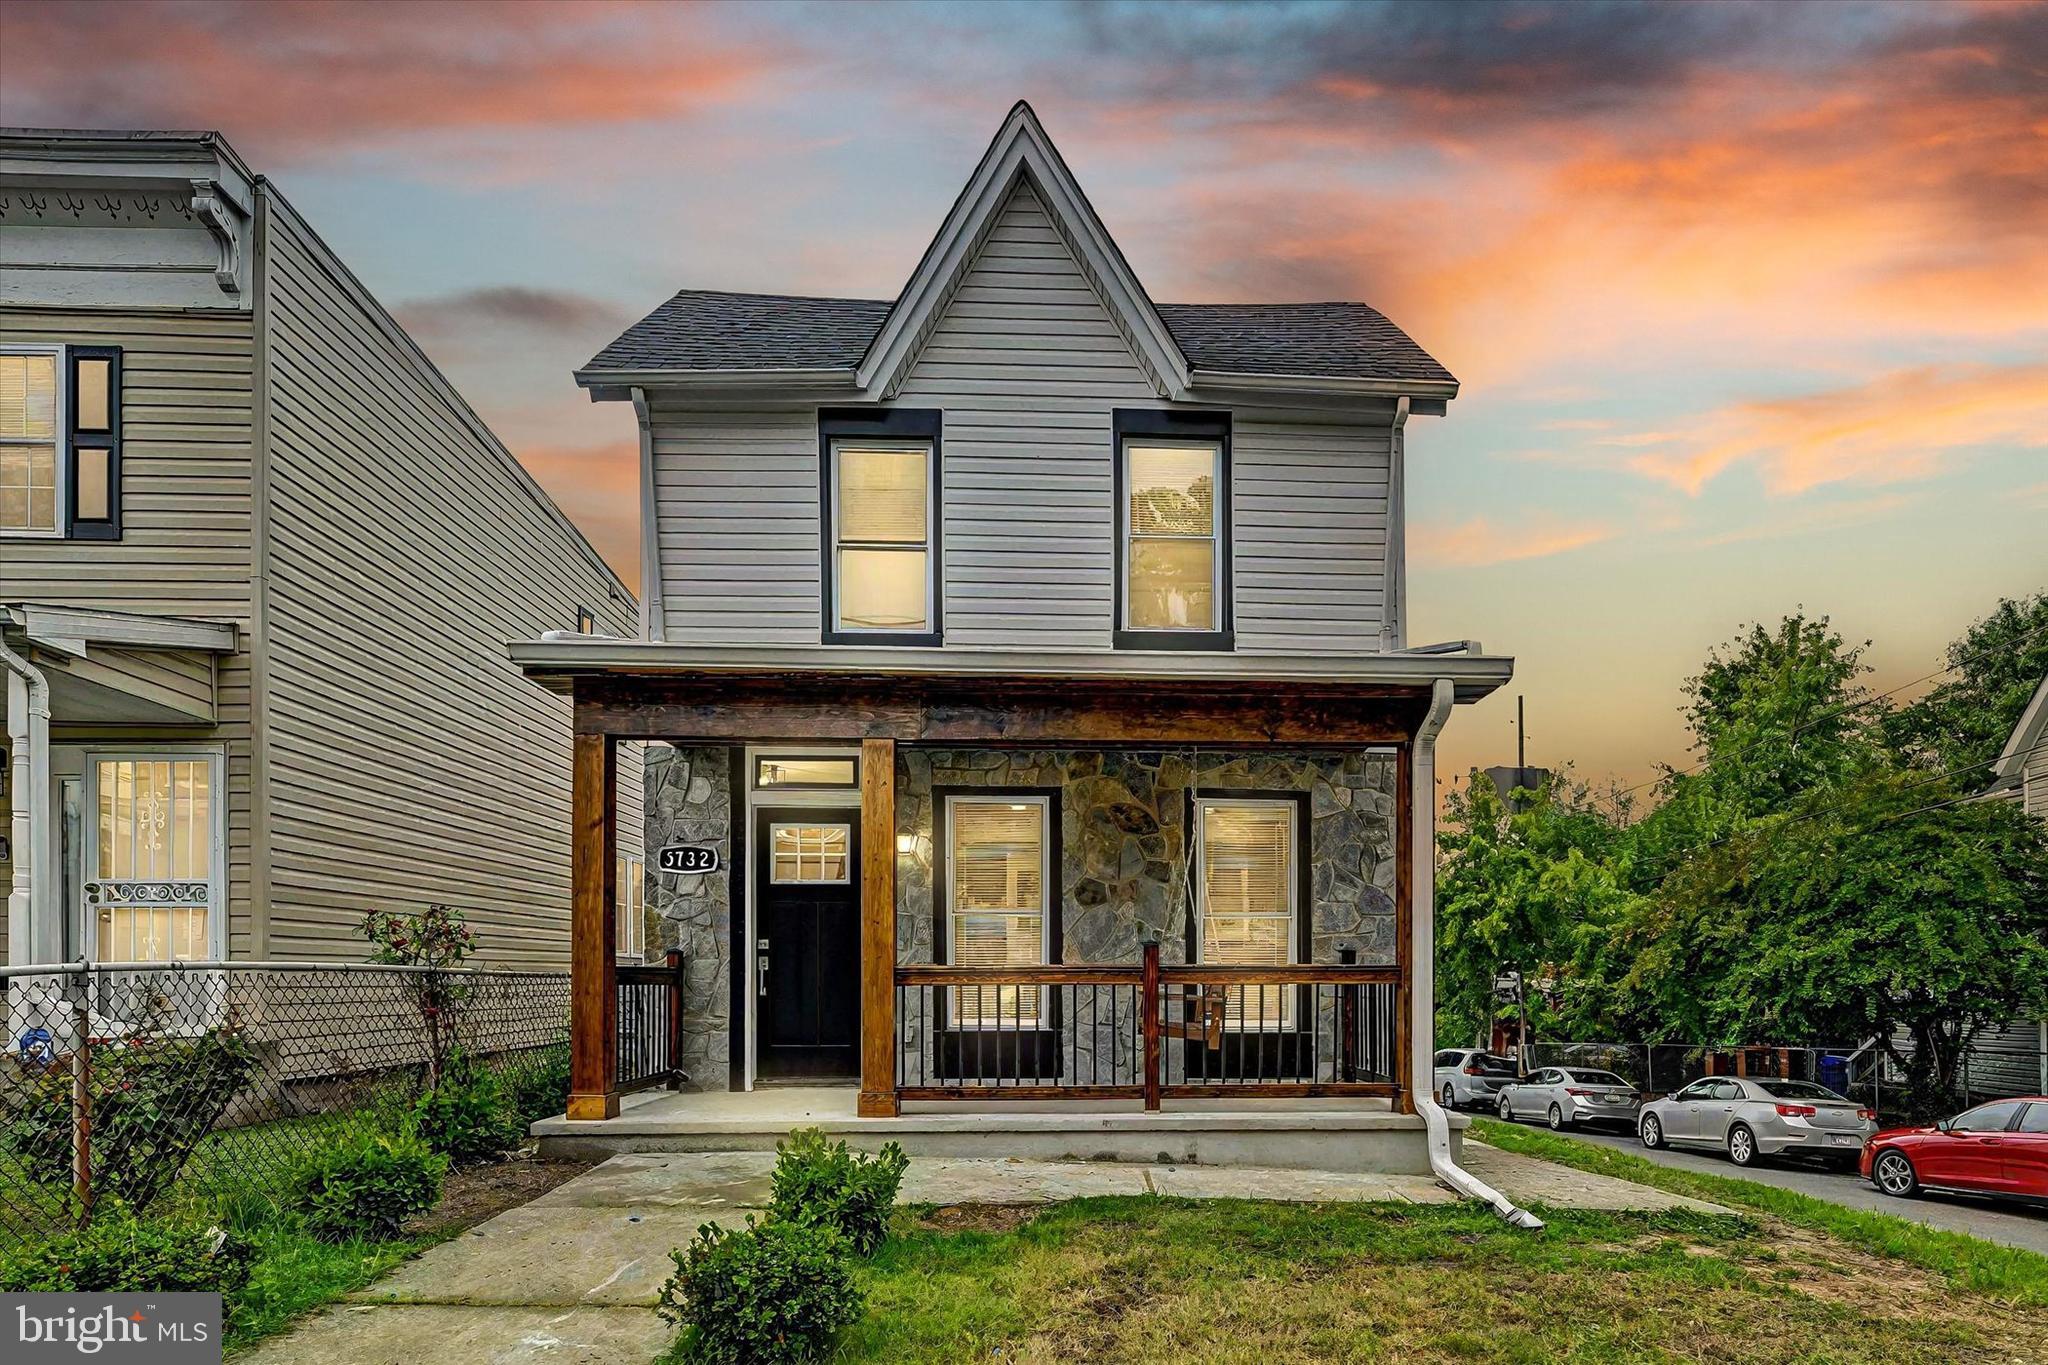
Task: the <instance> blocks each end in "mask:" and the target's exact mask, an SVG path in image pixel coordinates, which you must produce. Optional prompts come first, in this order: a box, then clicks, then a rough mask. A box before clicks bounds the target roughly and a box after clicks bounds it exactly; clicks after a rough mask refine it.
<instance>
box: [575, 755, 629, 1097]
mask: <svg viewBox="0 0 2048 1365" xmlns="http://www.w3.org/2000/svg"><path fill="white" fill-rule="evenodd" d="M575 744H576V747H575V770H576V780H575V787H574V795H573V796H572V798H571V805H570V809H571V817H570V835H569V837H570V842H571V846H572V847H571V859H570V863H571V868H572V870H573V876H574V891H573V898H572V901H571V907H572V908H571V911H570V916H569V932H570V936H571V937H570V944H569V982H570V986H569V991H570V993H569V1117H570V1118H572V1119H608V1118H615V1117H617V1116H618V1112H619V1082H618V1075H619V1069H618V1058H619V967H618V954H617V945H616V933H617V930H616V928H615V925H614V920H613V916H612V906H613V904H614V903H615V900H616V898H617V895H618V887H617V885H616V883H617V880H618V857H617V852H618V821H617V819H616V818H615V817H616V815H617V813H618V785H619V784H618V755H617V748H616V741H614V740H613V738H612V737H611V736H610V735H586V734H580V733H579V734H578V735H577V736H576V741H575Z"/></svg>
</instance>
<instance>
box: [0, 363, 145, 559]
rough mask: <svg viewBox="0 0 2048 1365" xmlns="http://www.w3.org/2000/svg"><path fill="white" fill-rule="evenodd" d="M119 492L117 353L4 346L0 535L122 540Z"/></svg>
mask: <svg viewBox="0 0 2048 1365" xmlns="http://www.w3.org/2000/svg"><path fill="white" fill-rule="evenodd" d="M120 487H121V352H120V349H119V348H118V347H113V346H71V347H62V346H15V347H8V348H5V349H0V535H6V536H48V537H60V536H69V537H71V538H73V539H78V540H117V539H119V538H120V534H121V494H120Z"/></svg>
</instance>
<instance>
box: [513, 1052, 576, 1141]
mask: <svg viewBox="0 0 2048 1365" xmlns="http://www.w3.org/2000/svg"><path fill="white" fill-rule="evenodd" d="M509 1079H510V1085H509V1086H508V1089H509V1090H510V1093H511V1099H512V1111H513V1112H514V1113H516V1114H517V1115H518V1116H519V1122H520V1123H521V1124H530V1123H533V1122H535V1121H536V1120H538V1119H551V1118H553V1117H555V1115H557V1114H559V1113H561V1112H562V1111H563V1110H565V1109H567V1108H568V1107H569V1045H568V1044H566V1043H557V1044H555V1045H553V1046H551V1047H548V1048H545V1049H543V1050H542V1051H540V1052H538V1053H536V1054H535V1055H533V1056H532V1057H529V1058H528V1059H527V1060H526V1065H524V1066H521V1067H519V1068H517V1069H516V1070H515V1071H513V1072H512V1074H511V1077H510V1078H509Z"/></svg>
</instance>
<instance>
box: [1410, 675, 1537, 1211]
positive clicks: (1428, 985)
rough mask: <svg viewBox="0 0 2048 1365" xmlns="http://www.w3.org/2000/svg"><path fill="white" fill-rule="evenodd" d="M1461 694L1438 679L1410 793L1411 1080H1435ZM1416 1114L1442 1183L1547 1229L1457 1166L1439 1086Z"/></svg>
mask: <svg viewBox="0 0 2048 1365" xmlns="http://www.w3.org/2000/svg"><path fill="white" fill-rule="evenodd" d="M1455 697H1456V689H1455V688H1454V687H1453V686H1452V684H1451V680H1450V679H1449V678H1439V679H1437V681H1436V686H1435V687H1434V688H1433V689H1432V691H1431V694H1430V700H1429V713H1428V714H1427V715H1426V716H1424V717H1423V719H1422V726H1421V728H1420V729H1418V730H1417V731H1416V732H1415V750H1414V762H1412V763H1411V764H1410V765H1409V768H1410V771H1411V773H1412V775H1413V779H1412V785H1411V786H1410V788H1409V793H1408V810H1409V819H1411V820H1413V821H1414V822H1415V835H1414V838H1413V839H1412V840H1410V843H1411V846H1412V847H1411V850H1410V855H1411V856H1412V857H1413V858H1414V863H1413V866H1412V867H1411V869H1410V871H1411V874H1412V875H1411V877H1410V879H1409V884H1410V885H1411V886H1413V887H1414V888H1415V891H1414V899H1413V903H1412V904H1411V906H1410V913H1409V922H1410V923H1409V936H1408V953H1409V958H1408V961H1409V968H1408V974H1409V1002H1410V1003H1409V1007H1408V1024H1409V1026H1408V1075H1409V1076H1410V1077H1411V1078H1416V1079H1419V1078H1422V1077H1426V1076H1429V1075H1430V1074H1431V1072H1432V1069H1433V1068H1432V1067H1431V1065H1430V1062H1431V1059H1432V1058H1433V1057H1434V1056H1435V1055H1436V1028H1435V1020H1436V737H1437V735H1438V734H1439V733H1441V732H1442V730H1443V728H1444V721H1445V720H1447V719H1448V718H1449V717H1450V714H1451V706H1452V703H1453V701H1454V699H1455ZM1411 1089H1412V1090H1413V1091H1414V1099H1415V1112H1416V1113H1418V1114H1420V1115H1422V1122H1423V1126H1424V1128H1425V1129H1426V1130H1427V1135H1428V1140H1429V1169H1430V1170H1432V1171H1434V1172H1435V1173H1436V1178H1437V1179H1438V1180H1441V1181H1442V1182H1443V1183H1444V1184H1446V1185H1448V1186H1450V1187H1451V1188H1452V1189H1454V1190H1456V1191H1457V1192H1458V1193H1459V1194H1462V1195H1464V1196H1465V1197H1466V1198H1468V1199H1478V1200H1482V1201H1484V1202H1485V1203H1488V1204H1491V1205H1492V1206H1493V1209H1494V1212H1496V1213H1498V1214H1499V1215H1500V1216H1501V1217H1503V1218H1505V1219H1507V1220H1508V1222H1510V1223H1512V1224H1513V1225H1514V1226H1516V1227H1518V1228H1530V1229H1535V1228H1540V1227H1542V1226H1543V1220H1542V1219H1540V1218H1538V1217H1537V1216H1536V1215H1535V1214H1533V1213H1530V1212H1529V1211H1528V1210H1527V1209H1524V1208H1518V1207H1516V1205H1515V1204H1514V1203H1513V1202H1512V1201H1510V1200H1509V1199H1508V1197H1507V1196H1506V1195H1504V1194H1502V1193H1501V1192H1500V1191H1499V1190H1496V1189H1494V1188H1493V1187H1492V1186H1491V1185H1488V1184H1487V1183H1486V1182H1485V1181H1483V1180H1481V1179H1479V1178H1478V1177H1477V1176H1475V1175H1473V1174H1472V1173H1471V1172H1470V1171H1467V1170H1465V1169H1464V1168H1463V1167H1462V1166H1460V1165H1458V1163H1457V1162H1455V1161H1453V1160H1451V1121H1450V1118H1449V1116H1448V1115H1446V1114H1445V1113H1444V1111H1443V1106H1441V1105H1439V1104H1438V1103H1437V1102H1436V1093H1435V1092H1436V1086H1435V1084H1434V1083H1433V1082H1427V1083H1423V1084H1419V1085H1413V1086H1411Z"/></svg>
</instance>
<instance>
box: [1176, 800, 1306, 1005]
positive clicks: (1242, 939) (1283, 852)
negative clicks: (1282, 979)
mask: <svg viewBox="0 0 2048 1365" xmlns="http://www.w3.org/2000/svg"><path fill="white" fill-rule="evenodd" d="M1197 813H1198V818H1199V820H1200V829H1199V831H1198V837H1199V838H1200V841H1201V878H1200V890H1201V908H1202V917H1201V930H1200V949H1201V960H1202V961H1204V962H1213V963H1219V964H1223V965H1227V966H1238V967H1249V966H1260V967H1264V966H1278V965H1283V964H1285V963H1288V962H1291V961H1293V960H1294V941H1295V912H1296V905H1295V894H1294V887H1295V861H1294V860H1295V856H1296V851H1295V829H1294V825H1295V805H1294V803H1293V802H1291V801H1284V802H1283V801H1223V800H1204V801H1201V802H1200V803H1198V812H1197ZM1293 997H1294V990H1293V988H1292V987H1289V986H1240V987H1234V988H1232V990H1231V992H1230V1000H1229V1002H1228V1006H1227V1010H1226V1013H1225V1016H1224V1017H1225V1021H1226V1022H1227V1023H1230V1024H1232V1025H1234V1026H1237V1027H1244V1028H1261V1027H1263V1028H1288V1027H1291V1025H1292V1005H1293Z"/></svg>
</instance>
